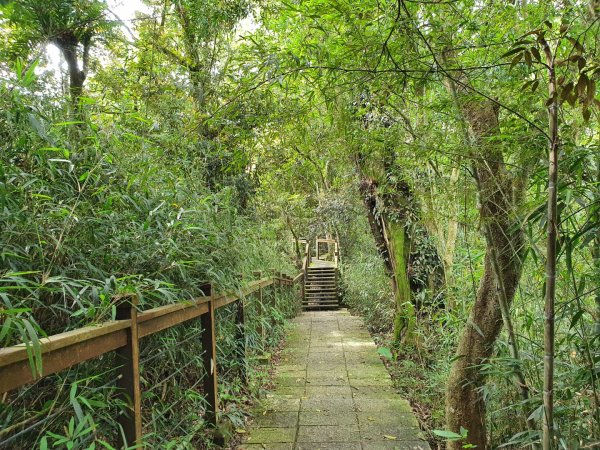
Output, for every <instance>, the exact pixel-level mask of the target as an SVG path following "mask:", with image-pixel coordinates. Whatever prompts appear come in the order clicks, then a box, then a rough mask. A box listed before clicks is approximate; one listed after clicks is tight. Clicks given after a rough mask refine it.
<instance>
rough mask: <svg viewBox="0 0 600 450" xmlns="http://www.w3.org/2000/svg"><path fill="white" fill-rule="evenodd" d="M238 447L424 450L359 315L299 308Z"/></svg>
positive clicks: (414, 422)
mask: <svg viewBox="0 0 600 450" xmlns="http://www.w3.org/2000/svg"><path fill="white" fill-rule="evenodd" d="M274 383H275V386H276V387H275V390H274V391H273V392H272V393H270V394H269V395H267V398H266V399H265V400H264V401H263V403H262V404H261V406H260V407H259V409H258V411H257V412H256V417H257V419H256V421H255V423H254V424H253V425H252V426H251V428H250V430H249V435H248V438H247V441H246V443H245V444H243V445H242V446H241V448H242V449H247V450H251V449H270V450H292V449H294V450H302V449H309V448H310V449H323V450H325V449H344V450H358V449H362V450H368V449H373V450H374V449H387V448H389V449H403V450H408V449H411V450H429V448H430V447H429V444H428V443H427V442H425V441H424V440H422V439H421V438H420V432H419V428H418V423H417V420H416V418H415V417H414V415H413V413H412V411H411V408H410V405H409V404H408V402H407V401H406V400H404V399H403V398H401V397H399V396H398V395H397V394H396V392H395V391H394V389H393V387H392V382H391V379H390V377H389V375H388V373H387V371H386V369H385V367H384V365H383V363H382V362H381V360H380V358H379V355H378V353H377V348H376V346H375V343H374V342H373V339H372V338H371V336H370V335H369V333H368V331H367V330H366V329H365V327H364V326H363V325H362V323H361V320H360V318H358V317H354V316H351V315H350V313H349V312H348V311H347V310H346V309H341V310H336V311H315V312H304V313H302V314H300V315H299V316H298V317H297V318H296V319H295V320H294V321H293V324H292V327H291V328H290V330H289V331H288V333H287V340H286V347H285V349H284V350H283V352H282V356H281V361H280V363H279V365H278V366H277V374H276V376H275V380H274Z"/></svg>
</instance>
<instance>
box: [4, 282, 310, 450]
mask: <svg viewBox="0 0 600 450" xmlns="http://www.w3.org/2000/svg"><path fill="white" fill-rule="evenodd" d="M260 274H261V273H260V272H255V276H256V275H259V278H260ZM302 275H303V274H302V273H301V274H299V275H298V276H296V277H295V278H293V279H292V278H291V277H289V276H287V275H285V274H282V273H278V274H274V275H273V276H272V277H268V278H260V279H258V280H256V281H253V282H251V283H250V284H249V285H248V286H247V287H245V288H244V289H242V290H241V292H239V293H237V294H219V295H213V293H212V287H211V286H210V285H205V286H203V289H202V291H203V294H204V296H203V297H200V298H197V299H195V300H193V301H185V302H181V303H176V304H171V305H166V306H160V307H158V308H153V309H150V310H147V311H143V312H138V310H137V297H136V296H133V295H132V296H127V297H122V298H120V299H118V300H119V303H118V306H117V312H116V320H112V321H108V322H104V323H101V324H98V325H92V326H87V327H84V328H80V329H77V330H73V331H67V332H65V333H60V334H56V335H53V336H49V337H46V338H42V339H40V349H39V351H40V352H41V366H39V367H38V366H37V365H36V363H35V361H36V358H33V357H32V346H31V344H19V345H15V346H12V347H7V348H2V349H0V394H3V393H5V392H8V391H11V390H13V389H16V388H19V387H21V386H24V385H26V384H28V383H32V382H35V381H38V380H40V379H41V378H43V377H46V376H48V375H51V374H53V373H56V372H59V371H61V370H64V369H67V368H69V367H71V366H74V365H76V364H79V363H82V362H84V361H87V360H90V359H93V358H97V357H99V356H101V355H103V354H105V353H108V352H112V351H116V353H117V363H118V365H119V367H118V370H119V377H118V380H117V387H119V388H120V389H119V395H120V396H121V398H122V400H123V401H124V402H125V404H127V405H128V414H122V415H121V416H120V417H119V419H118V420H119V423H120V425H121V426H122V428H123V431H124V436H123V437H124V439H125V442H124V443H123V444H124V447H128V446H132V445H139V444H141V438H142V416H141V390H140V367H139V365H140V358H139V341H140V339H141V338H143V337H146V336H150V335H152V334H154V333H157V332H159V331H162V330H165V329H167V328H171V327H173V326H176V325H179V324H181V323H183V322H186V321H188V320H192V319H195V318H198V317H200V320H201V326H202V334H201V339H202V348H203V350H204V353H203V365H204V369H205V373H206V374H207V376H206V377H205V379H204V393H205V395H206V402H207V405H208V406H207V410H206V417H205V419H206V421H207V422H208V423H209V425H211V426H213V427H216V425H217V411H218V403H219V401H218V396H217V392H218V391H217V386H218V377H217V366H218V365H217V361H216V344H215V314H214V312H215V310H216V309H218V308H221V307H223V306H226V305H229V304H231V303H234V302H237V306H238V309H237V313H236V322H237V324H238V325H239V327H238V329H239V330H242V335H241V336H238V340H239V342H240V345H243V346H244V348H243V349H242V352H240V354H241V355H242V358H243V357H244V356H245V341H246V340H245V336H244V335H243V330H244V299H245V298H246V297H248V296H250V295H252V294H255V293H256V294H257V297H258V299H259V301H258V303H259V306H260V310H261V312H262V311H263V309H264V305H263V303H262V289H263V288H265V287H267V286H271V285H275V286H291V285H292V284H294V282H297V281H299V280H300V278H301V277H302ZM242 367H244V364H242ZM244 377H245V374H244Z"/></svg>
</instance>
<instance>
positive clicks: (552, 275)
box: [542, 40, 558, 450]
mask: <svg viewBox="0 0 600 450" xmlns="http://www.w3.org/2000/svg"><path fill="white" fill-rule="evenodd" d="M542 42H543V48H544V54H545V55H546V65H547V67H548V98H550V99H551V102H550V104H549V105H548V131H549V135H550V148H549V149H548V213H547V220H546V227H547V228H546V229H547V242H546V296H545V299H544V300H545V301H544V316H545V320H544V421H543V425H544V427H543V437H542V446H543V449H544V450H552V448H553V441H554V304H555V297H556V241H557V238H558V209H557V189H558V99H556V98H555V97H556V90H557V89H556V73H555V71H554V56H553V54H552V51H551V50H550V46H549V45H548V44H547V43H546V41H545V40H544V41H542Z"/></svg>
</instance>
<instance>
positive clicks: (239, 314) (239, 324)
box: [235, 275, 248, 384]
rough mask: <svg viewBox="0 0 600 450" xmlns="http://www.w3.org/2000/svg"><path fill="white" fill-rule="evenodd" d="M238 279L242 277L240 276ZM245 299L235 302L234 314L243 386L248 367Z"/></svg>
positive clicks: (246, 380) (246, 378)
mask: <svg viewBox="0 0 600 450" xmlns="http://www.w3.org/2000/svg"><path fill="white" fill-rule="evenodd" d="M240 279H243V276H242V275H240ZM245 301H246V300H245V299H244V297H243V296H242V297H240V299H239V300H238V301H237V310H236V314H235V325H236V328H235V331H236V342H237V344H238V358H239V363H240V378H241V380H242V382H243V383H244V384H246V383H247V382H248V367H247V365H246V317H245V312H244V309H245Z"/></svg>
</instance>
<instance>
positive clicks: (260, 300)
mask: <svg viewBox="0 0 600 450" xmlns="http://www.w3.org/2000/svg"><path fill="white" fill-rule="evenodd" d="M252 275H254V276H255V277H256V279H258V280H260V279H261V278H262V272H261V271H260V270H256V271H254V272H252ZM256 299H257V300H258V329H257V330H256V331H257V333H258V335H259V336H260V337H261V340H263V341H264V339H265V330H264V327H263V317H264V316H265V306H264V305H263V291H262V287H259V288H258V291H256Z"/></svg>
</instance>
